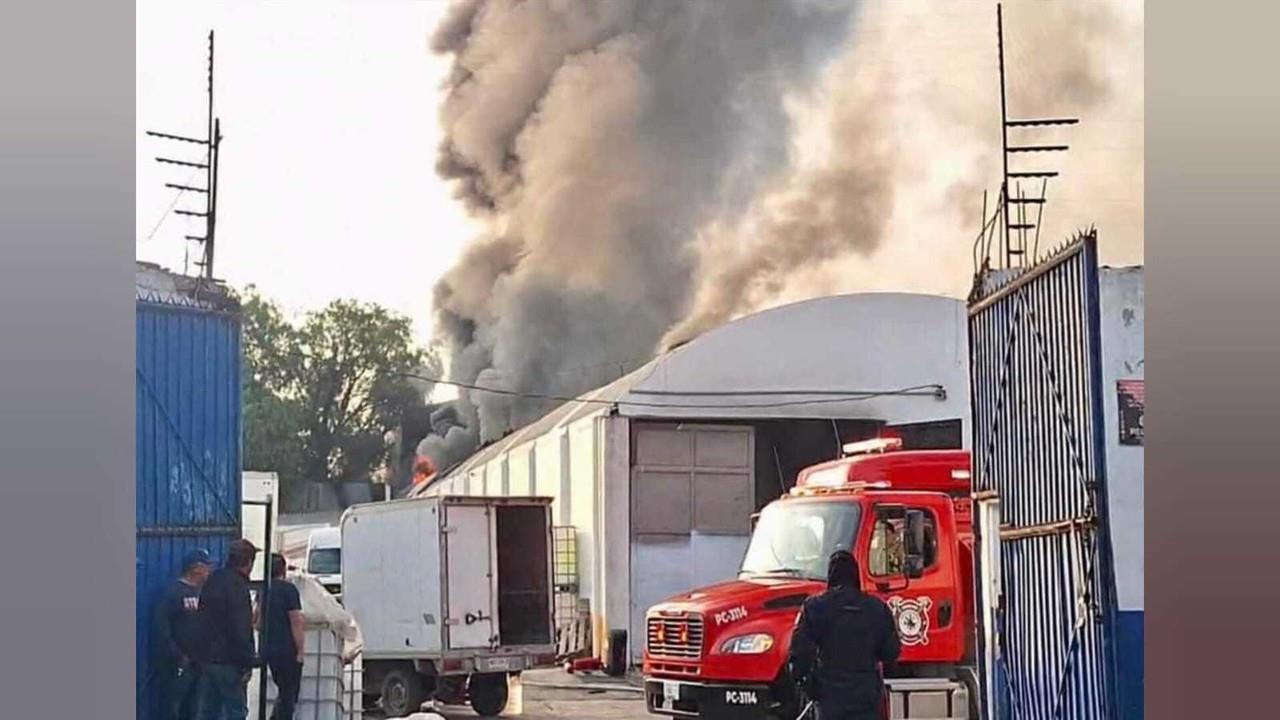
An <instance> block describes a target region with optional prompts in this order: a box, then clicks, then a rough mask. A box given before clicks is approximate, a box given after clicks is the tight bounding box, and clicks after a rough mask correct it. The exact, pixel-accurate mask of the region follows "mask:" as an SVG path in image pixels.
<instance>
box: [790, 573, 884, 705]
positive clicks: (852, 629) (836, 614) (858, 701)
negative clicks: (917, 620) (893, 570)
mask: <svg viewBox="0 0 1280 720" xmlns="http://www.w3.org/2000/svg"><path fill="white" fill-rule="evenodd" d="M858 578H859V573H858V563H857V561H855V560H854V559H853V555H850V554H849V553H848V552H846V551H844V550H837V551H836V552H834V553H832V554H831V558H830V560H829V561H828V562H827V591H826V592H824V593H822V594H821V595H818V596H815V597H812V598H809V599H808V600H807V601H805V603H804V606H803V607H802V608H801V609H800V614H799V616H798V617H797V618H796V626H795V630H794V631H793V633H792V636H791V654H790V658H789V662H790V664H791V677H792V678H794V679H795V681H796V683H797V684H798V685H799V686H800V688H801V690H802V692H803V694H804V696H806V697H808V699H810V700H813V701H814V703H815V705H816V706H817V709H818V717H819V718H821V720H872V719H878V718H879V717H880V713H881V709H882V707H883V704H884V679H883V676H882V675H881V667H880V666H881V665H882V664H884V663H892V662H894V661H896V660H897V659H898V654H899V653H900V652H901V650H902V645H901V643H900V642H899V640H898V630H897V626H896V625H895V623H894V620H893V613H892V612H891V611H890V610H889V607H888V606H887V605H885V604H884V602H883V601H881V600H880V599H879V598H876V597H873V596H871V595H867V594H866V593H864V592H862V588H861V585H860V583H859V579H858Z"/></svg>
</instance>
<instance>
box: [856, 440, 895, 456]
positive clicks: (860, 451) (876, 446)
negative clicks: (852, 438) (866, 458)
mask: <svg viewBox="0 0 1280 720" xmlns="http://www.w3.org/2000/svg"><path fill="white" fill-rule="evenodd" d="M841 449H842V450H844V454H845V455H846V456H847V455H866V454H867V453H875V452H887V451H889V450H901V449H902V438H872V439H870V440H863V441H861V442H851V443H847V444H845V445H844V446H843V447H842V448H841Z"/></svg>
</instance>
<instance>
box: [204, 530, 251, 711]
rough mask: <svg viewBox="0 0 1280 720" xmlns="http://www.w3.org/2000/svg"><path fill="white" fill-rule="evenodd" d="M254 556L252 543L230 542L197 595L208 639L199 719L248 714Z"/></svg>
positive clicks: (240, 540) (245, 541)
mask: <svg viewBox="0 0 1280 720" xmlns="http://www.w3.org/2000/svg"><path fill="white" fill-rule="evenodd" d="M257 555H258V549H257V548H256V547H254V546H253V543H251V542H249V541H248V540H243V539H237V540H233V541H232V542H231V548H230V550H229V551H228V552H227V562H226V565H225V566H224V567H223V568H222V569H221V570H218V571H217V572H215V573H214V574H213V575H212V576H211V577H210V578H209V581H208V582H207V583H205V585H204V589H203V590H202V591H201V593H200V619H201V623H202V625H203V628H202V631H203V632H204V633H205V634H206V637H207V638H208V647H207V648H206V650H205V653H204V658H203V659H204V661H205V664H204V666H203V667H202V669H201V675H202V680H203V682H202V684H203V692H202V693H201V695H202V699H201V701H200V715H199V718H200V720H245V718H246V717H247V716H248V714H249V697H248V688H249V677H250V675H251V674H252V673H253V668H254V667H256V666H257V665H258V659H257V656H256V653H255V652H254V643H253V606H252V599H251V597H250V594H249V572H250V570H251V569H252V568H253V561H254V558H256V557H257Z"/></svg>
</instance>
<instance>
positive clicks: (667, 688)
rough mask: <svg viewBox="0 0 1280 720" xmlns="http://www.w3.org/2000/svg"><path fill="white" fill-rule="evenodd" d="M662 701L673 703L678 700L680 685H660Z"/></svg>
mask: <svg viewBox="0 0 1280 720" xmlns="http://www.w3.org/2000/svg"><path fill="white" fill-rule="evenodd" d="M662 699H663V700H670V701H671V702H675V701H676V700H679V699H680V683H676V682H664V683H662Z"/></svg>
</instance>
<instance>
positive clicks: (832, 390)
mask: <svg viewBox="0 0 1280 720" xmlns="http://www.w3.org/2000/svg"><path fill="white" fill-rule="evenodd" d="M966 319H967V314H966V311H965V306H964V303H963V302H962V301H961V300H958V299H955V298H948V297H941V296H936V295H921V294H913V293H857V294H848V295H836V296H830V297H822V298H816V299H813V300H807V301H803V302H798V303H793V304H790V305H784V306H780V307H777V308H772V309H770V310H765V311H763V312H759V313H755V314H752V315H748V316H746V317H743V318H740V319H738V320H735V321H733V322H730V323H727V324H725V325H722V326H720V327H718V328H716V329H714V330H711V331H709V332H707V333H704V334H702V335H700V336H698V337H696V338H694V339H693V340H691V341H689V342H687V343H685V344H683V345H680V346H678V347H676V348H674V349H672V350H669V351H667V352H665V353H663V354H662V355H660V356H658V357H657V358H655V359H653V360H651V361H650V362H648V363H647V364H645V365H644V366H642V367H640V368H638V369H636V370H634V371H632V372H631V373H628V374H627V375H624V376H622V377H621V378H618V379H617V380H615V381H613V382H612V383H609V384H608V385H605V386H602V387H600V388H597V389H595V390H593V391H591V392H589V393H584V394H583V395H582V396H581V398H582V400H581V401H573V402H567V403H564V404H562V405H560V406H559V407H557V408H555V409H554V410H552V411H551V412H549V413H547V414H546V415H544V416H542V417H541V418H539V419H538V420H536V421H535V422H533V423H530V424H529V425H526V426H525V427H523V428H521V429H519V430H517V431H515V432H513V433H511V434H510V435H508V436H506V437H504V438H502V439H501V440H498V441H496V442H494V443H492V444H490V445H488V446H486V447H484V448H481V449H480V450H479V451H477V452H476V453H475V454H473V455H472V456H471V457H469V458H467V459H466V460H465V461H463V462H462V463H460V464H458V465H456V466H454V467H453V468H451V469H449V470H448V471H447V472H446V473H444V474H442V476H441V477H440V478H439V479H437V480H435V481H433V482H432V483H431V484H430V485H427V486H424V487H420V488H417V489H416V490H415V491H413V492H412V493H411V495H412V496H417V495H421V494H423V493H425V492H426V491H427V490H428V489H429V488H431V487H432V486H434V485H436V484H437V483H439V482H441V481H443V480H447V479H450V478H455V477H461V476H465V475H466V474H467V473H469V472H471V471H473V470H475V469H477V468H480V467H483V466H484V465H485V464H486V463H488V462H489V461H490V460H493V459H494V458H498V457H501V456H502V454H503V453H506V452H508V451H510V450H512V449H514V448H516V447H518V446H520V445H523V444H525V443H528V442H532V441H534V440H536V439H537V438H539V437H541V436H543V435H546V434H547V433H549V432H551V431H552V430H554V429H555V428H558V427H562V426H564V425H567V424H569V423H571V422H573V421H575V420H579V419H581V418H584V417H588V416H590V415H593V414H598V413H605V412H616V413H618V414H620V415H626V416H629V417H642V418H652V419H664V418H669V419H693V418H703V419H710V418H718V419H777V418H821V419H826V418H840V419H877V420H889V421H893V422H920V421H927V420H936V419H942V418H953V417H968V407H969V405H968V403H969V392H968V365H967V354H968V344H967V335H966V329H965V328H966V326H965V323H966ZM931 384H936V385H940V386H942V387H943V388H944V389H945V391H946V398H945V399H943V400H938V399H936V398H935V397H934V396H932V395H931V394H930V392H929V391H923V392H921V393H920V394H916V395H912V396H901V395H892V394H890V395H885V396H881V397H867V396H859V395H857V394H856V393H857V392H866V391H893V390H898V389H901V388H905V387H912V386H923V385H931Z"/></svg>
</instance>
